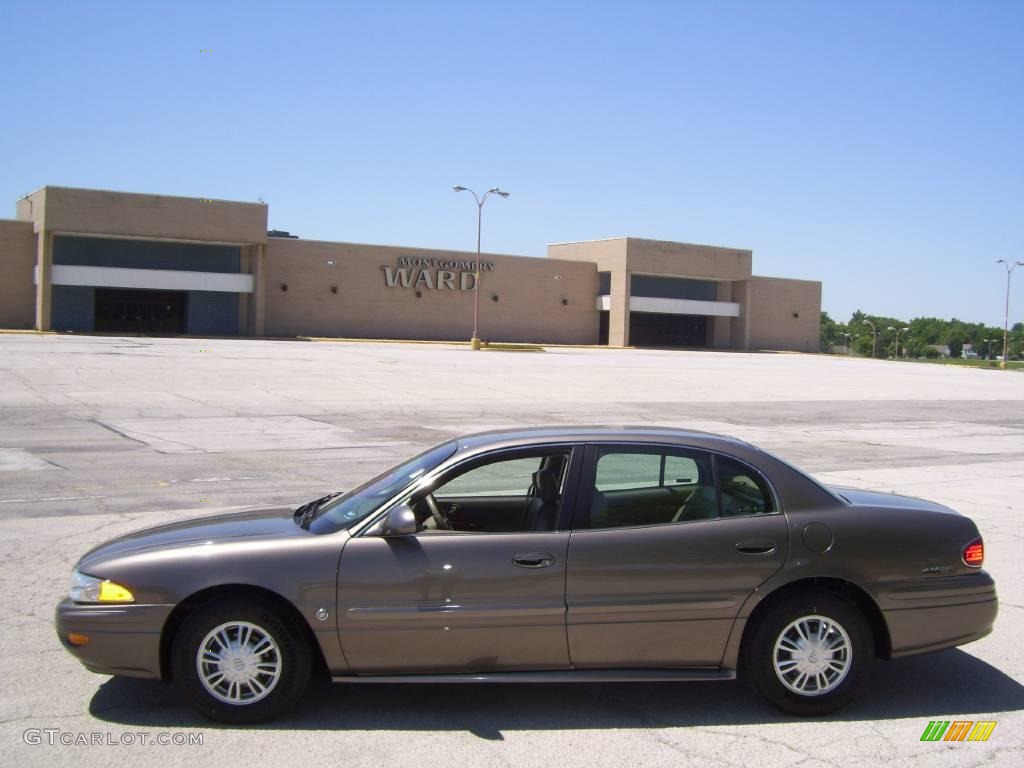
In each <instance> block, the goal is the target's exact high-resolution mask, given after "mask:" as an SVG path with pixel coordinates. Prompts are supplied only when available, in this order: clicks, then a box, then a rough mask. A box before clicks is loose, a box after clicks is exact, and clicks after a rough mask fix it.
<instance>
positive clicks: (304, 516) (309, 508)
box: [293, 491, 344, 528]
mask: <svg viewBox="0 0 1024 768" xmlns="http://www.w3.org/2000/svg"><path fill="white" fill-rule="evenodd" d="M343 493H344V491H335V492H334V493H328V494H327V495H326V496H321V497H320V498H319V499H315V500H314V501H309V502H306V503H305V504H303V505H302V506H301V507H299V508H298V509H296V510H295V514H294V515H293V517H294V518H295V522H296V523H298V525H299V527H300V528H307V527H308V526H309V524H310V523H311V522H313V519H314V518H315V517H316V513H317V512H319V511H320V510H321V509H322V508H323V506H324V504H326V503H327V502H329V501H331V500H332V499H336V498H338V497H339V496H341V495H342V494H343Z"/></svg>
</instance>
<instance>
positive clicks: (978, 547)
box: [963, 536, 985, 568]
mask: <svg viewBox="0 0 1024 768" xmlns="http://www.w3.org/2000/svg"><path fill="white" fill-rule="evenodd" d="M963 560H964V565H969V566H970V567H971V568H981V564H982V563H983V562H985V544H984V542H982V540H981V537H980V536H979V537H978V538H976V539H975V540H974V541H972V542H971V543H970V544H968V545H967V546H966V547H964V553H963Z"/></svg>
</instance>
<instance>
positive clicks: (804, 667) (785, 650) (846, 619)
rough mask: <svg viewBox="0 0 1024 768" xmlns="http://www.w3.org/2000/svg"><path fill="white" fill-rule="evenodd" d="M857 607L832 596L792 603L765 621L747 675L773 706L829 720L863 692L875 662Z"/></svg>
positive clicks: (749, 652)
mask: <svg viewBox="0 0 1024 768" xmlns="http://www.w3.org/2000/svg"><path fill="white" fill-rule="evenodd" d="M872 648H873V645H872V639H871V631H870V629H869V628H868V626H867V623H866V622H865V621H864V618H863V616H862V615H861V613H860V611H859V610H858V608H857V606H855V605H854V604H852V603H850V602H847V601H846V600H843V599H841V598H838V597H834V596H832V595H826V594H806V595H802V596H800V597H797V598H796V599H792V600H788V601H786V602H785V603H782V604H780V605H779V606H777V607H775V608H774V609H770V610H769V613H768V614H766V615H765V616H763V617H762V618H761V620H760V621H758V623H757V624H756V626H755V627H754V628H753V635H752V636H751V642H750V643H749V644H748V645H747V646H746V653H745V659H744V663H745V671H746V673H747V675H748V676H749V678H750V680H751V682H752V683H753V685H754V687H755V688H756V689H757V690H758V692H759V693H760V694H761V695H762V696H764V698H765V699H767V700H768V701H769V702H770V703H771V704H773V705H774V706H776V707H777V708H779V709H781V710H783V711H784V712H789V713H790V714H794V715H801V716H814V715H825V714H828V713H830V712H834V711H836V710H837V709H839V708H841V707H843V706H845V705H846V704H847V703H848V702H849V701H850V699H852V698H853V696H854V695H855V694H856V692H857V688H858V687H859V686H860V683H861V682H862V680H863V678H864V675H865V673H866V672H867V669H868V666H869V665H870V663H871V658H872V656H873V652H872Z"/></svg>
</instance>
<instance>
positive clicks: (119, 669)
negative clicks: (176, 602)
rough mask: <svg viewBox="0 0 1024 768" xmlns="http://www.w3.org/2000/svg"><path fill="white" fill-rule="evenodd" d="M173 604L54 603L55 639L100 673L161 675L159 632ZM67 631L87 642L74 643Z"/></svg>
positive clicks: (65, 601)
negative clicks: (55, 608) (82, 636)
mask: <svg viewBox="0 0 1024 768" xmlns="http://www.w3.org/2000/svg"><path fill="white" fill-rule="evenodd" d="M173 608H174V606H173V605H81V604H79V603H73V602H71V600H69V599H67V598H65V599H64V600H62V601H61V602H60V603H59V604H58V605H57V612H56V615H55V616H54V625H55V628H56V630H57V638H58V639H59V640H60V642H61V645H63V646H64V647H65V648H66V649H67V650H68V652H69V653H71V655H72V656H74V657H76V658H77V659H78V660H79V661H80V662H82V664H83V665H84V666H85V668H86V669H88V670H90V671H91V672H98V673H100V674H103V675H123V676H126V677H143V678H159V677H160V633H161V632H162V631H163V626H164V623H165V622H166V621H167V617H168V616H169V615H170V613H171V610H172V609H173ZM69 633H75V634H78V635H84V636H86V637H87V638H88V642H86V643H85V644H84V645H73V644H72V643H71V642H70V641H69V639H68V635H69Z"/></svg>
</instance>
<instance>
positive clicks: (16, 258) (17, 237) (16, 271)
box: [0, 219, 36, 328]
mask: <svg viewBox="0 0 1024 768" xmlns="http://www.w3.org/2000/svg"><path fill="white" fill-rule="evenodd" d="M35 263H36V236H35V233H34V232H33V231H32V223H31V222H27V221H11V220H9V219H0V328H31V327H32V325H33V323H34V322H35V306H36V293H35V288H34V287H33V286H32V270H33V268H34V267H35Z"/></svg>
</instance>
